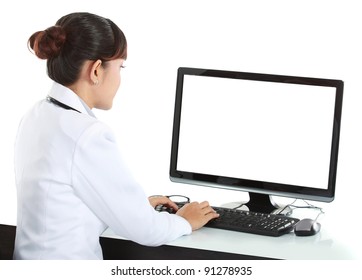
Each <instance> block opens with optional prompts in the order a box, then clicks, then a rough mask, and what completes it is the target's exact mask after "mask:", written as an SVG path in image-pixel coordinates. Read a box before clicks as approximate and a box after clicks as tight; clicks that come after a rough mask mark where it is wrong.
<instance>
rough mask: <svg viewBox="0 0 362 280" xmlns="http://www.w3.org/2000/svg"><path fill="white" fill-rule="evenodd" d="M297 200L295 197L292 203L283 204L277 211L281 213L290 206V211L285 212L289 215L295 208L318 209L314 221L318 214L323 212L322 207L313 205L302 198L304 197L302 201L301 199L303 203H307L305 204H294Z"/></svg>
mask: <svg viewBox="0 0 362 280" xmlns="http://www.w3.org/2000/svg"><path fill="white" fill-rule="evenodd" d="M297 200H298V199H295V200H294V201H293V202H292V203H290V204H287V205H285V206H284V207H283V208H282V210H281V211H279V213H282V212H283V211H284V210H285V209H287V208H290V209H291V211H290V212H288V213H287V215H288V216H289V215H291V214H292V213H293V211H294V210H295V209H315V210H319V213H318V215H317V217H316V218H315V219H314V221H317V219H318V218H319V216H320V215H321V214H324V211H323V208H321V207H318V206H315V205H313V204H311V203H309V202H308V201H306V200H304V199H303V200H302V201H303V202H304V203H305V204H307V205H306V206H299V205H294V203H295V202H296V201H297Z"/></svg>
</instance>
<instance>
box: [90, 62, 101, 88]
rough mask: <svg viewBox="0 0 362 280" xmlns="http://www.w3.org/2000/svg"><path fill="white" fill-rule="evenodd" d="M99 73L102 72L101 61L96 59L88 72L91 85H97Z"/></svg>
mask: <svg viewBox="0 0 362 280" xmlns="http://www.w3.org/2000/svg"><path fill="white" fill-rule="evenodd" d="M101 72H102V60H100V59H98V60H96V61H95V62H94V63H93V64H92V66H91V70H90V80H91V82H92V83H93V85H98V83H99V79H100V76H101Z"/></svg>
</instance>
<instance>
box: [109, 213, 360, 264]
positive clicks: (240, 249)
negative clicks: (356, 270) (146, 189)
mask: <svg viewBox="0 0 362 280" xmlns="http://www.w3.org/2000/svg"><path fill="white" fill-rule="evenodd" d="M333 226H334V227H333ZM337 227H338V225H336V223H335V222H333V221H328V219H323V222H322V229H321V231H320V232H319V233H318V234H316V235H314V236H308V237H299V236H296V235H295V234H294V233H289V234H286V235H283V236H280V237H269V236H260V235H255V234H248V233H240V232H233V231H227V230H220V229H212V228H206V227H204V228H202V229H199V230H197V231H194V232H193V233H192V234H191V235H187V236H182V237H180V238H178V239H177V240H174V241H173V242H170V243H169V244H167V245H169V246H176V247H183V248H192V249H200V250H209V251H215V252H224V253H232V254H241V255H249V256H257V257H265V258H276V259H289V260H293V259H294V260H317V259H322V260H331V259H334V260H343V259H360V258H361V253H360V252H359V249H358V248H361V246H360V244H359V243H360V241H359V238H358V236H357V233H356V231H353V232H349V233H347V232H344V231H340V230H339V228H337ZM332 233H333V234H332ZM102 236H104V237H110V238H116V239H117V238H118V239H123V238H122V237H119V236H117V235H116V234H114V233H113V232H112V231H111V230H109V229H108V230H106V231H105V232H104V233H103V235H102ZM357 242H359V243H357Z"/></svg>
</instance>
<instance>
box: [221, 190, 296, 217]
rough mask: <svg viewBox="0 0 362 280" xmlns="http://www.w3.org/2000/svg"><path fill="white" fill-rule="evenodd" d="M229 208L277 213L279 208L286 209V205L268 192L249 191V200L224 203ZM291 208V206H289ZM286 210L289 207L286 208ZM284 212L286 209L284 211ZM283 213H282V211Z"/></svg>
mask: <svg viewBox="0 0 362 280" xmlns="http://www.w3.org/2000/svg"><path fill="white" fill-rule="evenodd" d="M223 206H224V207H228V208H240V209H242V210H248V211H252V212H261V213H276V212H278V210H282V209H284V207H280V206H278V205H277V204H276V203H275V202H274V201H273V199H272V197H271V196H270V195H268V194H260V193H253V192H249V201H248V202H233V203H230V204H226V205H223ZM288 208H289V207H288ZM284 210H286V212H287V211H288V209H284ZM283 213H284V211H283ZM280 214H282V213H280Z"/></svg>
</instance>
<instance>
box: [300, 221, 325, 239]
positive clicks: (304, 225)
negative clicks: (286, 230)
mask: <svg viewBox="0 0 362 280" xmlns="http://www.w3.org/2000/svg"><path fill="white" fill-rule="evenodd" d="M320 229H321V224H320V223H318V222H317V221H316V220H313V219H309V218H305V219H302V220H300V221H299V222H298V223H296V224H295V226H294V233H295V235H298V236H311V235H315V234H317V233H318V232H319V231H320Z"/></svg>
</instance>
